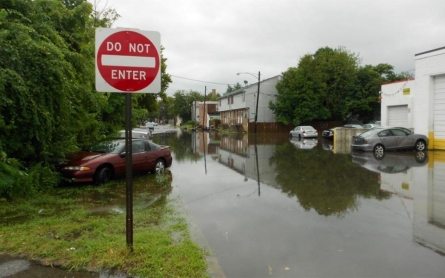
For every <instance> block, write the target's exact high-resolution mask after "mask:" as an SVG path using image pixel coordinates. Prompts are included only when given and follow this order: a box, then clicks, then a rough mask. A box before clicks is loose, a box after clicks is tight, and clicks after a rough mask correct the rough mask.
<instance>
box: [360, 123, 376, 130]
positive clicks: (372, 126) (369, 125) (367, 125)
mask: <svg viewBox="0 0 445 278" xmlns="http://www.w3.org/2000/svg"><path fill="white" fill-rule="evenodd" d="M374 127H378V125H376V124H363V125H362V128H367V129H371V128H374Z"/></svg>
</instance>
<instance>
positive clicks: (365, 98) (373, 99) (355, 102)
mask: <svg viewBox="0 0 445 278" xmlns="http://www.w3.org/2000/svg"><path fill="white" fill-rule="evenodd" d="M409 76H410V75H409V74H407V73H401V74H395V73H394V68H393V67H392V66H391V65H388V64H379V65H377V66H371V65H366V66H364V67H361V66H360V58H359V57H358V55H356V54H355V53H352V52H350V51H348V50H346V49H344V48H342V47H340V48H337V49H332V48H329V47H324V48H320V49H318V50H317V51H316V52H315V53H314V54H307V55H305V56H303V57H302V58H301V59H300V61H299V63H298V67H291V68H289V69H288V70H287V71H286V72H284V73H283V78H282V80H281V81H280V82H278V84H277V87H276V88H277V91H278V94H277V98H276V102H274V103H272V102H271V103H270V104H269V107H270V108H271V109H272V111H274V113H275V116H276V119H277V121H278V122H280V123H283V124H289V123H293V124H294V125H299V124H302V123H305V122H308V121H314V120H337V121H338V120H340V121H344V120H349V119H359V120H362V121H369V120H371V119H374V118H377V117H379V115H380V104H379V103H378V97H379V92H380V86H381V84H382V83H384V82H390V81H395V80H400V79H404V78H407V77H408V78H409Z"/></svg>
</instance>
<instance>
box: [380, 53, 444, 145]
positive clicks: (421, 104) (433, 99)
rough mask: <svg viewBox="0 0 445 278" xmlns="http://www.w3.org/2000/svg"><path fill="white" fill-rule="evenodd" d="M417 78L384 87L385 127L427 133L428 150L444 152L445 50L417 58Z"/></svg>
mask: <svg viewBox="0 0 445 278" xmlns="http://www.w3.org/2000/svg"><path fill="white" fill-rule="evenodd" d="M415 71H416V74H415V79H409V80H401V81H398V82H392V83H388V84H383V85H382V87H381V97H382V98H381V120H382V125H383V126H404V127H407V128H410V129H412V130H414V132H416V133H420V134H425V135H427V136H428V139H429V145H428V148H429V149H435V150H445V47H442V48H438V49H433V50H430V51H426V52H422V53H418V54H416V55H415Z"/></svg>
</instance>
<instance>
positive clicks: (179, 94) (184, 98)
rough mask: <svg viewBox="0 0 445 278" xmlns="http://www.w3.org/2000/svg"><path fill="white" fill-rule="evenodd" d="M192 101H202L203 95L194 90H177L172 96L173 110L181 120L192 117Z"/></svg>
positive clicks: (184, 120)
mask: <svg viewBox="0 0 445 278" xmlns="http://www.w3.org/2000/svg"><path fill="white" fill-rule="evenodd" d="M194 101H204V96H203V95H202V94H201V93H199V92H196V91H192V90H190V91H189V92H186V91H184V90H178V91H176V93H175V94H174V96H173V107H172V108H173V112H174V115H179V117H181V119H182V122H187V121H189V120H191V118H192V104H193V102H194Z"/></svg>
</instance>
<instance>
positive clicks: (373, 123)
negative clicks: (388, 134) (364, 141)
mask: <svg viewBox="0 0 445 278" xmlns="http://www.w3.org/2000/svg"><path fill="white" fill-rule="evenodd" d="M378 126H382V122H381V121H372V122H369V123H367V124H363V125H362V127H363V128H369V129H371V128H374V127H378Z"/></svg>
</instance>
